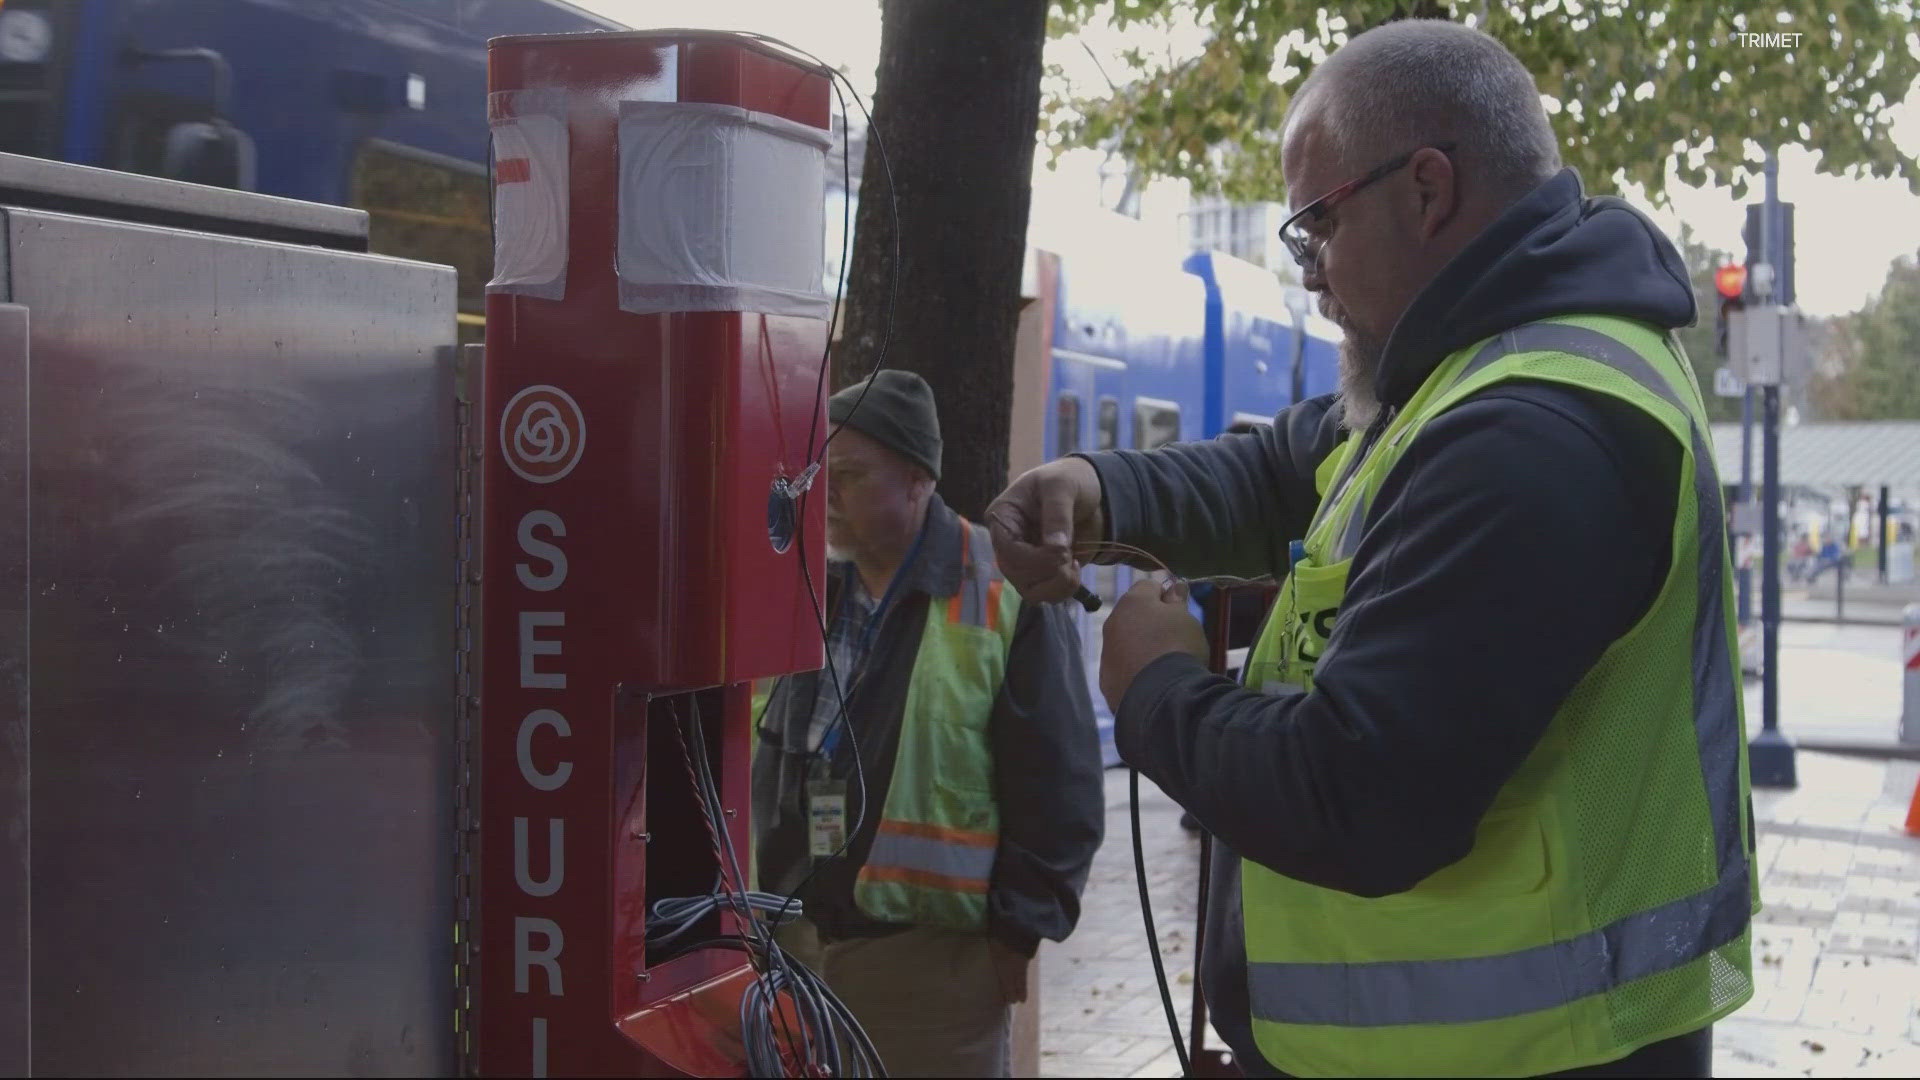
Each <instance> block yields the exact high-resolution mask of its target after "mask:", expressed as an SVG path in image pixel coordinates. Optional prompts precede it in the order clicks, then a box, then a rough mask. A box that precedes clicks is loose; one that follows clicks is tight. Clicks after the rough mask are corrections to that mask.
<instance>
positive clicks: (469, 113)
mask: <svg viewBox="0 0 1920 1080" xmlns="http://www.w3.org/2000/svg"><path fill="white" fill-rule="evenodd" d="M596 29H620V27H619V25H618V24H616V23H613V22H610V21H608V20H606V19H602V18H600V17H598V16H595V15H591V14H589V13H587V12H585V11H582V10H580V9H578V8H575V7H572V6H571V5H568V4H565V3H560V2H557V0H6V2H5V3H4V5H3V6H0V151H5V152H7V153H15V154H29V155H33V156H36V157H46V158H54V159H57V160H61V161H69V162H73V163H75V164H79V165H92V166H96V167H100V168H107V169H118V170H121V171H125V172H136V173H145V174H147V175H151V176H167V177H172V178H175V179H183V180H192V181H194V182H198V183H215V184H220V185H222V186H227V187H239V188H245V189H249V190H254V191H260V192H264V193H266V194H270V195H283V196H287V197H290V198H296V199H306V200H310V201H313V202H323V203H333V204H336V205H345V206H356V207H359V208H361V209H364V210H366V211H367V212H368V214H369V216H370V218H371V221H370V235H369V244H370V246H371V247H372V249H373V250H374V251H376V252H379V253H382V254H389V255H399V256H404V257H407V258H414V259H423V260H426V261H429V262H438V263H448V264H451V265H452V266H454V267H455V268H456V269H457V270H458V271H459V274H460V284H459V289H460V305H459V307H460V313H461V321H462V323H463V324H467V325H468V326H469V327H475V328H477V326H478V324H479V320H480V312H481V308H482V289H483V287H484V285H485V283H486V280H487V278H488V276H489V268H490V266H491V262H492V254H493V252H492V247H491V240H490V231H489V229H490V223H489V209H488V207H489V202H488V199H489V196H488V188H487V146H488V131H487V118H486V42H487V39H488V38H489V37H494V36H498V35H502V34H531V33H563V32H576V31H584V30H596Z"/></svg>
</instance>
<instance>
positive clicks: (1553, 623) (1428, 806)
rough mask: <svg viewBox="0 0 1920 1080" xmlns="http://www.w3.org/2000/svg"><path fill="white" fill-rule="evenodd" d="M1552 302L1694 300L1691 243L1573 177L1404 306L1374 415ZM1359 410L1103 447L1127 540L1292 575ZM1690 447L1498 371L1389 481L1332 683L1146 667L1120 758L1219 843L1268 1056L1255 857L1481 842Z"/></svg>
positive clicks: (1233, 1029)
mask: <svg viewBox="0 0 1920 1080" xmlns="http://www.w3.org/2000/svg"><path fill="white" fill-rule="evenodd" d="M1558 315H1614V316H1622V317H1625V318H1629V319H1636V320H1639V321H1641V322H1645V323H1649V324H1652V325H1653V326H1655V327H1658V328H1662V329H1667V328H1674V327H1681V326H1686V325H1688V324H1690V323H1691V322H1693V320H1694V299H1693V290H1692V288H1691V285H1690V283H1689V279H1688V275H1687V272H1686V269H1685V266H1684V265H1683V263H1682V262H1681V259H1680V257H1679V255H1678V253H1677V252H1675V250H1674V248H1673V245H1672V244H1671V243H1669V242H1668V240H1667V239H1666V237H1665V236H1663V235H1662V234H1661V233H1660V231H1659V229H1658V228H1656V227H1655V226H1654V225H1653V224H1652V223H1651V222H1650V221H1648V220H1647V219H1646V218H1645V217H1644V216H1642V215H1641V214H1640V213H1638V212H1637V211H1635V210H1634V209H1632V208H1631V207H1630V206H1628V205H1627V204H1626V203H1624V202H1621V201H1620V200H1618V199H1611V198H1594V199H1588V198H1585V197H1584V196H1583V193H1582V191H1581V187H1580V180H1579V177H1578V176H1577V175H1575V174H1574V173H1573V172H1572V171H1571V170H1566V171H1563V172H1561V173H1560V174H1559V175H1558V176H1556V177H1554V178H1553V179H1551V180H1549V181H1547V182H1546V183H1544V184H1542V185H1541V186H1539V187H1538V188H1536V189H1534V190H1533V191H1532V192H1531V193H1530V194H1528V195H1527V196H1526V197H1525V198H1523V199H1522V200H1521V201H1519V202H1518V203H1516V204H1515V205H1514V206H1512V207H1511V208H1509V209H1508V210H1507V211H1506V213H1504V214H1503V215H1502V216H1501V217H1499V218H1498V219H1497V220H1495V221H1494V222H1493V223H1492V224H1491V225H1489V226H1488V227H1487V229H1486V230H1485V231H1484V232H1483V233H1482V234H1481V235H1480V236H1479V237H1477V238H1476V239H1474V240H1473V241H1472V242H1471V243H1470V244H1468V246H1467V247H1466V248H1465V249H1464V250H1462V251H1461V252H1460V254H1459V255H1458V256H1456V257H1455V258H1454V259H1453V260H1452V262H1450V263H1449V264H1448V265H1447V266H1446V267H1445V268H1444V269H1443V270H1442V271H1441V272H1440V273H1439V275H1438V276H1436V277H1435V278H1434V280H1433V281H1432V282H1431V283H1429V284H1428V286H1427V287H1426V289H1425V290H1423V291H1422V292H1421V293H1420V294H1419V295H1418V296H1417V297H1416V298H1415V299H1414V301H1413V303H1412V304H1410V305H1409V306H1408V308H1407V310H1406V312H1405V313H1404V315H1403V316H1402V317H1401V319H1400V321H1399V323H1398V324H1397V325H1396V327H1395V328H1394V331H1393V334H1392V336H1391V337H1390V338H1389V340H1388V343H1387V346H1386V349H1385V353H1384V357H1383V360H1382V363H1381V366H1380V369H1379V373H1378V380H1377V383H1376V390H1377V391H1378V394H1379V397H1380V400H1381V403H1382V406H1383V409H1382V419H1381V421H1380V423H1382V424H1384V423H1385V422H1386V417H1387V415H1388V414H1389V410H1391V409H1394V408H1397V407H1398V406H1400V405H1403V404H1404V403H1405V402H1406V401H1407V400H1408V399H1409V398H1410V397H1412V395H1413V394H1414V393H1415V391H1417V390H1418V389H1419V388H1420V386H1421V384H1422V383H1423V382H1424V381H1425V380H1426V378H1427V377H1428V376H1429V375H1430V374H1431V373H1432V372H1433V370H1434V369H1435V368H1436V367H1437V366H1438V365H1439V363H1440V362H1441V361H1442V360H1443V359H1444V358H1445V357H1446V356H1448V355H1449V354H1451V353H1453V352H1455V351H1457V350H1459V349H1462V348H1465V347H1466V346H1468V345H1471V344H1473V343H1475V342H1477V341H1480V340H1483V339H1485V338H1488V337H1490V336H1492V335H1494V334H1496V333H1499V332H1500V331H1502V330H1507V329H1510V328H1513V327H1516V326H1519V325H1521V324H1523V323H1527V322H1530V321H1533V320H1537V319H1542V318H1548V317H1551V316H1558ZM1341 420H1342V413H1341V408H1340V406H1339V405H1338V404H1337V403H1336V402H1335V401H1334V399H1333V398H1332V397H1331V396H1329V397H1324V398H1317V399H1313V400H1309V401H1304V402H1301V403H1299V404H1298V405H1295V406H1293V407H1291V408H1289V409H1287V410H1286V411H1284V412H1282V413H1281V414H1280V415H1279V416H1278V417H1276V418H1275V421H1274V424H1273V426H1272V427H1271V428H1267V429H1261V430H1258V431H1256V432H1253V433H1250V434H1243V435H1228V436H1222V437H1221V438H1219V439H1215V440H1212V441H1210V442H1203V443H1189V444H1180V445H1174V446H1169V447H1165V448H1163V449H1160V450H1155V451H1146V452H1136V451H1114V452H1108V453H1098V454H1088V455H1084V456H1086V457H1087V458H1088V460H1090V461H1091V462H1092V463H1093V464H1094V466H1095V467H1096V468H1097V469H1098V471H1099V474H1100V480H1101V486H1102V490H1103V492H1104V498H1105V502H1106V512H1107V521H1108V522H1109V523H1110V525H1109V528H1110V532H1111V534H1112V538H1113V539H1115V540H1118V541H1121V542H1123V543H1128V544H1134V545H1138V546H1140V547H1143V548H1146V549H1148V550H1150V551H1153V552H1155V553H1157V554H1159V555H1160V556H1161V557H1162V558H1164V559H1165V560H1166V561H1167V563H1168V564H1169V565H1170V566H1171V567H1172V568H1173V569H1174V571H1175V572H1177V573H1180V574H1183V575H1191V576H1201V575H1210V574H1233V575H1241V576H1255V575H1262V574H1272V575H1273V576H1275V577H1279V576H1281V574H1283V573H1284V571H1285V569H1286V565H1287V563H1286V553H1287V550H1288V545H1289V542H1290V541H1293V540H1296V539H1300V538H1303V537H1304V536H1305V533H1306V528H1307V524H1308V520H1309V518H1310V517H1311V516H1312V514H1313V512H1314V509H1315V507H1316V505H1317V504H1318V501H1319V496H1318V494H1317V493H1316V491H1315V489H1314V470H1315V468H1316V467H1317V466H1318V465H1319V464H1320V462H1321V461H1322V460H1324V459H1325V457H1326V456H1327V454H1328V453H1329V452H1330V451H1331V450H1333V449H1334V447H1335V446H1336V445H1338V443H1339V441H1340V440H1341V439H1343V438H1346V437H1349V433H1348V432H1347V431H1346V430H1345V428H1344V427H1343V425H1342V423H1341ZM1356 437H1357V436H1356ZM1678 467H1679V448H1678V447H1677V446H1676V445H1674V443H1673V440H1672V438H1671V437H1670V436H1669V435H1667V433H1666V432H1665V431H1664V430H1663V429H1661V428H1660V427H1659V426H1658V425H1657V424H1656V423H1655V422H1654V421H1653V420H1652V419H1651V418H1649V417H1646V416H1645V415H1643V414H1641V413H1640V412H1639V411H1638V410H1636V409H1633V408H1632V407H1630V406H1627V405H1624V404H1621V403H1618V402H1616V401H1613V400H1612V399H1609V398H1605V397H1603V396H1601V395H1598V394H1592V393H1588V392H1584V391H1581V390H1578V389H1575V388H1571V387H1567V386H1563V385H1558V384H1548V383H1540V382H1524V381H1521V382H1509V383H1506V384H1503V385H1498V386H1495V387H1493V388H1490V389H1488V390H1486V391H1483V392H1481V393H1479V394H1477V395H1475V396H1474V397H1472V398H1470V399H1468V400H1467V401H1465V402H1462V403H1461V404H1459V405H1458V406H1456V407H1454V408H1452V409H1450V410H1448V411H1447V412H1446V413H1443V414H1442V415H1440V416H1438V417H1436V418H1434V419H1432V420H1430V421H1429V422H1427V424H1426V425H1425V426H1424V427H1422V428H1421V430H1420V432H1419V433H1418V434H1417V435H1416V436H1415V437H1414V439H1413V441H1412V442H1411V443H1410V444H1409V445H1408V448H1407V450H1406V452H1405V453H1404V455H1403V456H1402V457H1401V459H1400V460H1399V461H1398V463H1397V464H1396V465H1395V466H1394V468H1393V469H1392V470H1391V472H1390V473H1389V474H1388V476H1387V477H1386V479H1385V481H1384V484H1383V487H1382V488H1381V490H1380V492H1379V494H1378V495H1377V496H1376V497H1375V499H1374V501H1373V503H1372V505H1371V507H1370V508H1369V511H1368V513H1367V519H1366V522H1365V524H1364V531H1363V534H1362V539H1361V541H1360V544H1359V547H1358V550H1357V551H1356V553H1355V555H1354V558H1353V563H1352V567H1351V570H1350V575H1349V579H1348V586H1347V593H1346V596H1345V598H1344V600H1343V602H1342V604H1341V612H1340V615H1339V618H1338V619H1337V621H1336V622H1335V623H1334V627H1333V632H1332V637H1331V639H1330V640H1329V642H1328V644H1327V647H1326V651H1325V653H1324V654H1323V657H1322V660H1321V662H1320V663H1319V665H1318V666H1317V667H1316V670H1315V675H1314V681H1315V686H1314V690H1313V692H1312V693H1307V694H1286V695H1266V694H1259V693H1255V692H1253V691H1250V690H1246V689H1243V688H1241V687H1239V686H1237V685H1236V684H1234V683H1233V682H1231V681H1230V680H1228V679H1226V678H1223V677H1221V676H1218V675H1214V674H1212V673H1210V672H1208V671H1207V670H1206V668H1205V666H1204V665H1203V664H1201V663H1200V662H1199V661H1197V660H1195V659H1193V658H1192V657H1190V656H1187V655H1184V654H1175V655H1169V656H1164V657H1161V658H1160V659H1159V660H1156V661H1155V662H1153V663H1152V664H1150V665H1148V666H1147V667H1146V668H1145V669H1144V670H1142V671H1141V673H1140V675H1139V677H1138V678H1136V679H1135V680H1134V682H1133V684H1132V686H1131V687H1130V688H1129V689H1128V691H1127V693H1126V696H1125V698H1124V700H1123V701H1122V702H1121V703H1120V707H1119V710H1118V716H1117V717H1116V724H1115V738H1116V742H1117V743H1118V746H1119V750H1120V754H1121V756H1122V757H1123V758H1124V759H1125V760H1126V761H1127V763H1128V764H1130V765H1132V766H1134V767H1135V768H1137V769H1139V770H1140V771H1141V772H1142V773H1144V774H1145V775H1146V776H1148V777H1150V778H1151V779H1152V780H1154V781H1155V782H1156V783H1158V784H1159V785H1160V786H1161V788H1163V789H1164V790H1165V791H1166V792H1167V793H1168V794H1169V795H1171V796H1172V797H1173V798H1174V799H1175V800H1177V801H1178V802H1180V803H1181V804H1182V805H1183V806H1185V807H1187V808H1188V809H1190V810H1191V811H1192V812H1193V814H1194V816H1195V817H1197V818H1198V819H1199V821H1200V823H1201V824H1202V825H1203V826H1205V828H1206V829H1207V830H1208V831H1209V832H1211V833H1212V834H1213V835H1214V836H1215V837H1217V838H1218V840H1219V841H1220V843H1219V845H1217V846H1216V848H1215V851H1216V858H1215V861H1214V864H1213V873H1214V875H1215V877H1214V882H1215V884H1214V887H1213V890H1212V898H1213V899H1212V901H1211V904H1210V910H1209V912H1208V916H1207V920H1208V925H1207V939H1206V944H1205V955H1204V957H1203V959H1202V971H1201V977H1202V980H1203V982H1204V985H1205V989H1206V992H1207V997H1208V1000H1209V1002H1210V1003H1211V1007H1212V1010H1213V1017H1214V1024H1215V1025H1216V1027H1217V1028H1218V1029H1219V1031H1220V1033H1221V1035H1222V1037H1223V1038H1225V1039H1226V1041H1227V1042H1228V1043H1229V1044H1230V1045H1231V1046H1232V1048H1233V1049H1234V1050H1235V1052H1236V1055H1237V1057H1238V1059H1239V1061H1240V1062H1241V1064H1242V1065H1243V1066H1244V1067H1246V1068H1247V1069H1248V1070H1249V1071H1250V1072H1253V1073H1259V1072H1261V1071H1262V1067H1263V1066H1264V1065H1265V1063H1264V1062H1263V1061H1262V1059H1261V1056H1260V1053H1259V1050H1258V1048H1257V1047H1256V1046H1255V1044H1254V1041H1253V1036H1252V1032H1251V1029H1250V1024H1249V1020H1248V1015H1247V991H1246V974H1247V972H1246V958H1245V948H1244V938H1243V935H1242V929H1241V925H1240V889H1239V859H1240V858H1241V857H1245V858H1249V859H1252V860H1254V861H1256V862H1258V863H1261V864H1262V865H1264V866H1267V867H1270V868H1271V869H1273V870H1275V871H1277V872H1279V873H1281V874H1285V875H1287V876H1289V877H1292V878H1295V879H1298V880H1300V881H1305V882H1309V883H1311V884H1314V885H1319V886H1323V887H1325V888H1330V889H1339V890H1342V891H1345V892H1349V893H1354V894H1357V895H1361V896H1383V895H1388V894H1392V893H1398V892H1404V891H1406V890H1408V889H1410V888H1412V887H1413V886H1414V885H1416V884H1418V883H1419V882H1420V881H1421V880H1422V879H1424V878H1426V877H1428V876H1429V875H1431V874H1433V873H1434V872H1435V871H1437V870H1440V869H1441V868H1443V867H1445V866H1447V865H1448V864H1450V863H1453V862H1456V861H1458V860H1459V859H1461V858H1462V857H1464V856H1465V855H1466V854H1467V853H1468V851H1469V849H1470V848H1471V847H1472V844H1473V839H1474V831H1475V828H1476V827H1477V825H1478V823H1479V821H1480V818H1481V816H1482V815H1483V814H1484V813H1485V812H1486V810H1487V808H1488V807H1489V806H1490V805H1491V804H1492V802H1493V800H1494V796H1495V794H1496V793H1497V792H1498V791H1499V790H1500V788H1501V787H1502V785H1503V784H1504V783H1505V782H1506V781H1507V779H1508V778H1509V777H1511V776H1512V775H1513V774H1514V772H1515V771H1516V770H1517V769H1518V767H1519V766H1520V764H1521V762H1522V761H1523V760H1524V759H1525V758H1526V757H1527V756H1528V754H1529V753H1531V751H1532V750H1533V748H1534V746H1535V744H1536V743H1537V742H1538V741H1539V740H1540V738H1541V736H1542V735H1543V733H1544V732H1545V730H1546V728H1547V726H1548V723H1549V722H1550V721H1551V720H1552V718H1553V716H1554V714H1555V713H1556V712H1557V711H1558V710H1559V708H1560V705H1561V703H1562V702H1563V701H1564V700H1565V699H1566V697H1567V695H1568V693H1569V692H1570V691H1571V690H1572V689H1573V687H1574V685H1575V683H1577V682H1578V681H1579V680H1580V678H1581V677H1582V676H1583V675H1585V674H1586V672H1587V671H1588V669H1590V668H1591V667H1592V666H1593V664H1594V663H1595V662H1596V661H1597V660H1598V659H1599V657H1600V655H1601V653H1602V652H1604V651H1605V650H1606V649H1607V647H1608V646H1609V645H1611V644H1612V643H1613V642H1614V641H1615V640H1616V639H1618V638H1619V637H1620V636H1622V635H1623V634H1624V633H1625V632H1626V631H1627V630H1628V629H1629V628H1631V627H1632V626H1633V625H1634V623H1635V622H1636V621H1637V620H1638V619H1639V617H1640V615H1641V614H1642V613H1644V612H1645V611H1646V610H1647V609H1648V607H1649V605H1650V604H1651V603H1652V601H1653V599H1654V597H1655V595H1656V593H1657V592H1658V590H1659V587H1660V584H1661V581H1662V580H1663V578H1664V576H1665V574H1666V572H1667V567H1668V562H1669V554H1670V547H1671V539H1670V533H1671V529H1672V527H1673V519H1674V513H1675V505H1674V488H1675V484H1674V476H1675V470H1677V469H1678ZM1709 539H1711V538H1709ZM1696 1034H1697V1035H1703V1034H1704V1033H1696ZM1689 1038H1695V1037H1692V1036H1683V1037H1682V1040H1669V1042H1676V1043H1677V1042H1681V1041H1684V1040H1686V1039H1689ZM1695 1041H1696V1042H1699V1041H1700V1040H1699V1039H1696V1040H1695ZM1673 1049H1674V1048H1673V1047H1664V1048H1663V1047H1662V1046H1661V1045H1660V1044H1656V1047H1650V1048H1647V1049H1645V1050H1642V1051H1641V1052H1640V1054H1653V1055H1656V1056H1657V1055H1658V1054H1659V1053H1661V1052H1663V1050H1664V1051H1665V1052H1671V1051H1672V1050H1673ZM1638 1056H1639V1055H1636V1057H1638ZM1623 1064H1625V1063H1623Z"/></svg>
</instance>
